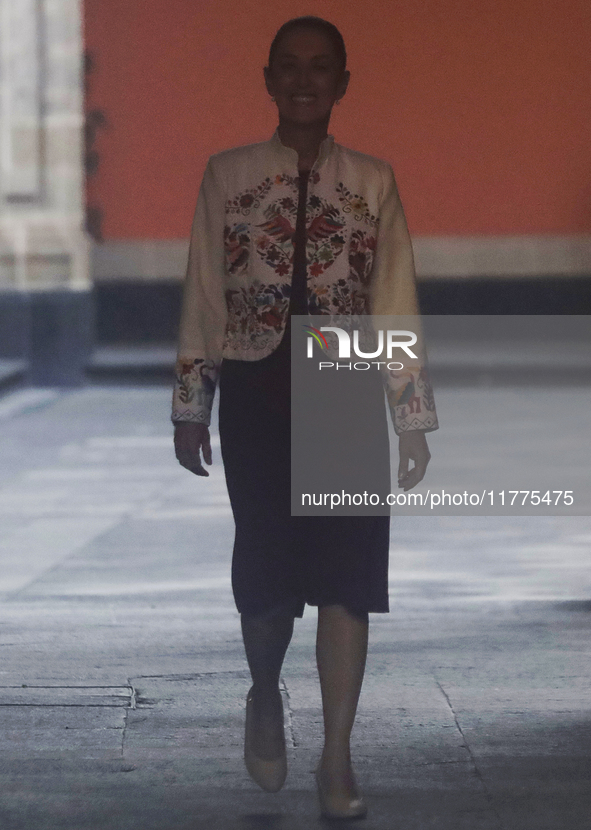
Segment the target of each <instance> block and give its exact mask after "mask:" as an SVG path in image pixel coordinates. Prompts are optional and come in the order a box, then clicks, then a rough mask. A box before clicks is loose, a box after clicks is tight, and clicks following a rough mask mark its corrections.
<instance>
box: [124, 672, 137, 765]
mask: <svg viewBox="0 0 591 830" xmlns="http://www.w3.org/2000/svg"><path fill="white" fill-rule="evenodd" d="M127 686H128V688H129V689H130V691H131V696H130V700H129V706H126V708H125V714H124V715H123V728H122V730H121V758H122V759H123V758H125V739H126V737H127V726H128V722H129V711H130V709H136V703H137V696H136V691H135V686H134V685H133V683H132V682H131V678H128V679H127Z"/></svg>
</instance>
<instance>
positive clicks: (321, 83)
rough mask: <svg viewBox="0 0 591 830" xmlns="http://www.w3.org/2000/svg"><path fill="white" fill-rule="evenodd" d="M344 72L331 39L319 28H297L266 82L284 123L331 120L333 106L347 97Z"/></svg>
mask: <svg viewBox="0 0 591 830" xmlns="http://www.w3.org/2000/svg"><path fill="white" fill-rule="evenodd" d="M348 82H349V72H348V71H346V70H344V69H343V67H342V64H341V61H340V58H339V56H338V55H337V53H336V51H335V48H334V45H333V43H332V41H331V39H330V38H329V37H327V36H326V35H325V34H323V33H322V32H319V31H317V30H315V29H308V28H301V29H294V30H293V31H291V32H289V33H288V34H286V35H285V36H284V37H283V38H282V39H281V41H280V43H279V45H278V47H277V51H276V53H275V55H274V57H273V63H272V66H270V67H265V83H266V85H267V91H268V92H269V95H272V96H273V97H274V98H275V101H276V103H277V109H278V110H279V117H280V119H281V120H282V121H284V122H289V123H292V124H298V125H302V126H303V125H306V124H316V123H322V122H326V123H327V124H328V121H329V119H330V113H331V110H332V107H333V104H334V103H335V101H336V100H339V99H340V98H342V97H343V95H344V94H345V91H346V89H347V84H348Z"/></svg>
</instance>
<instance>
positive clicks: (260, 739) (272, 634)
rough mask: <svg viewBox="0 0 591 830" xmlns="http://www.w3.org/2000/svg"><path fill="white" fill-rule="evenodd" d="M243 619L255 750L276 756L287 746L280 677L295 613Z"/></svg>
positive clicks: (263, 756) (260, 754) (268, 757)
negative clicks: (250, 686) (254, 726)
mask: <svg viewBox="0 0 591 830" xmlns="http://www.w3.org/2000/svg"><path fill="white" fill-rule="evenodd" d="M240 621H241V626H242V637H243V640H244V650H245V651H246V659H247V661H248V667H249V669H250V674H251V676H252V684H253V685H252V690H251V694H252V696H253V703H252V706H253V714H254V718H255V721H256V729H255V730H254V739H253V744H254V745H253V751H254V753H255V755H257V757H259V758H261V759H262V760H272V759H273V758H277V757H278V755H280V754H281V752H282V751H283V749H284V746H285V744H284V736H283V706H282V702H281V692H280V691H279V677H280V674H281V667H282V665H283V659H284V657H285V653H286V651H287V647H288V645H289V643H290V641H291V636H292V634H293V624H294V615H293V613H290V612H286V611H281V612H277V613H276V614H273V615H271V616H269V615H265V616H263V615H258V614H257V615H250V614H241V616H240Z"/></svg>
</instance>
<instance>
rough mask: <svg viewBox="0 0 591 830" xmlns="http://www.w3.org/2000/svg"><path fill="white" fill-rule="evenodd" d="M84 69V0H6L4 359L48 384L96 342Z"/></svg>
mask: <svg viewBox="0 0 591 830" xmlns="http://www.w3.org/2000/svg"><path fill="white" fill-rule="evenodd" d="M83 70H84V66H83V37H82V0H0V356H5V357H25V358H26V359H27V360H28V365H29V377H30V380H31V382H32V383H35V384H37V385H42V386H43V385H46V386H71V385H77V384H80V383H82V381H83V379H84V368H85V365H86V363H87V360H88V357H89V353H90V349H91V342H92V309H91V282H90V277H89V253H90V239H89V237H88V235H87V234H86V232H85V230H84V134H83V128H84V107H83V105H84V101H83V79H84V74H83Z"/></svg>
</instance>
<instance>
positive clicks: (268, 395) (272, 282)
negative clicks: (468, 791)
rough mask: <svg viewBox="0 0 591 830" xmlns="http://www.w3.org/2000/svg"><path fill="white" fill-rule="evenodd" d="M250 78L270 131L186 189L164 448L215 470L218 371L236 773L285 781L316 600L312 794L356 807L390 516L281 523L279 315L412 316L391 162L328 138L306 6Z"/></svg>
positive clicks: (282, 324) (319, 61) (324, 37)
mask: <svg viewBox="0 0 591 830" xmlns="http://www.w3.org/2000/svg"><path fill="white" fill-rule="evenodd" d="M264 74H265V83H266V87H267V91H268V92H269V95H270V96H271V99H272V101H273V102H274V103H275V105H276V107H277V111H278V116H279V124H278V127H277V130H276V131H275V133H274V135H273V136H272V137H271V139H269V140H268V141H264V142H260V143H258V144H251V145H246V146H244V147H236V148H234V149H231V150H227V151H225V152H221V153H218V154H216V155H215V156H212V157H211V158H210V159H209V162H208V165H207V168H206V171H205V174H204V178H203V182H202V185H201V189H200V192H199V198H198V201H197V208H196V212H195V218H194V221H193V227H192V232H191V246H190V253H189V263H188V268H187V277H186V281H185V289H184V296H183V307H182V316H181V325H180V334H179V353H178V363H177V370H176V371H177V376H176V384H175V390H174V400H173V415H172V420H173V422H174V424H175V447H176V454H177V458H178V460H179V462H180V463H181V464H182V465H183V466H184V467H186V468H187V469H189V470H191V471H192V472H194V473H196V474H197V475H204V476H206V475H208V473H207V471H206V470H205V468H204V467H203V465H202V460H201V456H203V461H205V463H206V464H211V460H212V459H211V447H210V439H209V429H208V426H209V423H210V415H211V408H212V402H213V397H214V393H215V389H216V386H217V385H218V382H219V387H220V416H219V418H220V423H219V427H220V438H221V449H222V457H223V462H224V469H225V474H226V481H227V485H228V492H229V496H230V501H231V505H232V511H233V514H234V519H235V523H236V538H235V544H234V551H233V557H232V589H233V593H234V599H235V602H236V607H237V609H238V611H239V612H240V615H241V628H242V635H243V639H244V646H245V652H246V657H247V661H248V665H249V668H250V672H251V675H252V687H251V689H250V690H249V692H248V696H247V702H246V727H245V748H244V757H245V762H246V766H247V769H248V771H249V773H250V775H251V776H252V778H253V779H254V780H255V781H256V782H257V783H258V784H259V785H260V786H261V787H262V788H263V789H265V790H267V791H269V792H276V791H277V790H279V789H280V788H281V787H282V785H283V783H284V781H285V777H286V773H287V761H286V752H285V738H284V733H283V709H282V700H281V694H280V691H279V678H280V672H281V667H282V664H283V659H284V656H285V653H286V650H287V647H288V645H289V642H290V639H291V636H292V633H293V626H294V618H295V617H301V616H302V615H303V611H304V606H305V604H306V603H308V604H309V605H316V606H318V629H317V640H316V658H317V665H318V673H319V678H320V686H321V693H322V706H323V715H324V748H323V751H322V756H321V758H320V761H319V764H318V767H317V770H316V780H317V786H318V793H319V798H320V804H321V809H322V813H323V814H324V815H326V816H328V817H333V818H337V817H342V818H354V817H361V816H364V815H365V814H366V806H365V802H364V799H363V797H362V795H361V792H360V790H359V787H358V785H357V782H356V779H355V775H354V772H353V768H352V764H351V754H350V735H351V730H352V727H353V723H354V719H355V713H356V710H357V703H358V699H359V693H360V690H361V685H362V681H363V674H364V670H365V661H366V654H367V643H368V620H369V617H368V615H369V613H370V612H377V613H385V612H387V611H388V610H389V605H388V581H387V580H388V547H389V517H388V516H338V517H332V516H331V517H326V516H304V517H297V516H293V517H292V516H291V508H290V459H291V455H290V452H291V443H290V411H291V409H290V329H291V316H292V315H294V314H317V315H318V314H319V315H323V314H338V315H340V314H369V313H371V314H416V313H417V304H416V289H415V280H414V266H413V257H412V248H411V243H410V239H409V236H408V230H407V226H406V220H405V217H404V212H403V208H402V205H401V203H400V198H399V195H398V190H397V187H396V183H395V180H394V175H393V173H392V169H391V167H390V166H389V165H388V164H387V163H386V162H383V161H381V160H379V159H375V158H373V157H371V156H367V155H363V154H361V153H357V152H355V151H353V150H349V149H347V148H345V147H343V146H341V145H339V144H337V143H336V142H335V141H334V139H333V138H332V136H331V135H329V134H328V124H329V121H330V116H331V112H332V107H333V105H334V104H339V103H340V101H341V99H342V98H343V96H344V95H345V92H346V90H347V85H348V82H349V72H348V71H347V69H346V52H345V46H344V43H343V39H342V37H341V35H340V33H339V31H338V29H337V28H336V27H335V26H333V25H332V24H331V23H328V22H327V21H325V20H322V19H320V18H317V17H302V18H296V19H294V20H290V21H288V22H287V23H285V24H284V25H283V26H282V27H281V28H280V29H279V31H278V32H277V35H276V36H275V38H274V40H273V42H272V44H271V49H270V54H269V62H268V66H267V67H265V70H264ZM419 374H420V376H419ZM412 382H413V388H414V395H415V396H416V400H417V401H418V403H417V405H416V406H413V407H412V409H410V408H409V407H408V406H406V405H405V404H404V403H403V402H402V401H403V400H404V399H403V398H402V399H396V395H392V396H390V394H389V395H388V399H389V403H390V409H391V413H392V417H393V419H394V427H395V430H396V432H397V434H398V435H399V450H400V466H399V470H398V478H399V486H401V487H403V488H404V490H408V489H410V488H411V487H414V486H415V485H416V484H417V483H418V482H419V481H420V480H421V479H422V478H423V476H424V474H425V470H426V467H427V464H428V461H429V457H430V456H429V450H428V447H427V442H426V439H425V432H428V431H430V430H433V429H436V428H437V418H436V414H435V410H434V407H433V403H432V396H431V393H430V389H429V386H428V381H427V379H426V374H425V372H424V371H421V372H420V373H419V372H417V373H416V376H415V377H414V378H412ZM382 398H383V395H382ZM351 438H352V441H353V440H355V436H352V437H351ZM411 461H414V467H412V468H411V467H410V462H411Z"/></svg>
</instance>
